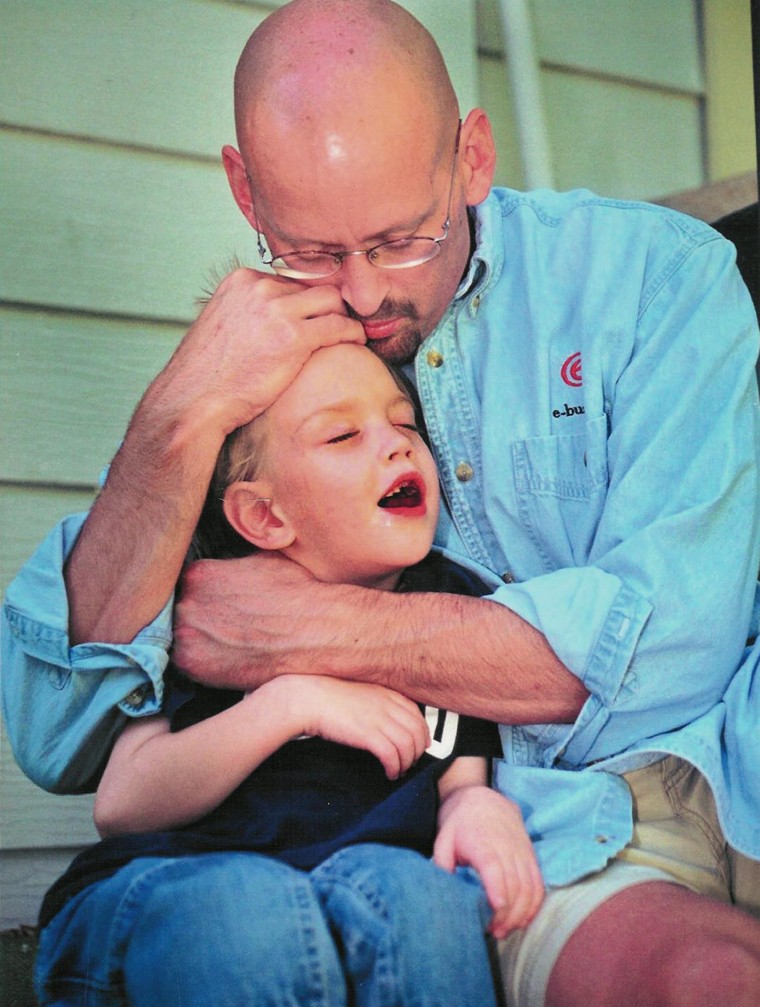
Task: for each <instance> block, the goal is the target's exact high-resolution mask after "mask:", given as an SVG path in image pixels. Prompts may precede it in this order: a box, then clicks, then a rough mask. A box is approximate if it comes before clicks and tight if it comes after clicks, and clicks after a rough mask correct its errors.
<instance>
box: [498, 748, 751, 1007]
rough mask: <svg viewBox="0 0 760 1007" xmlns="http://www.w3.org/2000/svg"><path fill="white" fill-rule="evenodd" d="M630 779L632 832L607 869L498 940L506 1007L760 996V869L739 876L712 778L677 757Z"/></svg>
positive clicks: (556, 895)
mask: <svg viewBox="0 0 760 1007" xmlns="http://www.w3.org/2000/svg"><path fill="white" fill-rule="evenodd" d="M625 779H626V781H627V782H628V785H629V786H630V788H631V793H632V796H633V806H634V834H633V838H632V841H631V843H630V844H629V845H628V846H627V847H626V848H625V849H624V850H622V851H621V852H620V853H619V854H618V856H617V858H615V859H614V860H613V861H612V862H611V863H610V865H608V867H607V868H606V869H605V870H603V871H601V872H599V873H598V874H596V875H593V876H591V877H589V878H586V879H584V880H582V881H579V882H576V883H575V884H572V885H569V886H568V887H566V888H556V889H553V890H550V891H549V892H548V893H547V897H546V900H545V902H544V905H543V906H542V907H541V910H540V911H539V913H538V915H537V916H536V918H535V919H534V920H533V922H532V923H531V924H530V925H529V926H528V927H527V928H526V930H524V931H521V932H519V933H517V934H515V935H513V936H511V937H510V938H508V939H507V940H506V941H504V942H501V943H500V952H501V961H502V974H503V978H504V983H505V988H506V990H507V1000H508V1002H509V1004H510V1007H540V1005H543V1004H544V1003H545V1004H546V1005H548V1007H575V1005H581V1004H582V1005H583V1007H596V1005H600V1007H601V1005H605V1004H609V1005H614V1007H639V1005H640V1007H660V1005H666V1007H672V1005H673V1007H674V1005H679V1007H680V1005H683V1007H701V1005H702V1004H703V1003H704V1004H707V1003H711V1004H714V1003H715V1002H716V997H717V1002H719V1003H726V1004H731V1005H732V1007H734V1005H742V1007H743V1005H745V1004H751V1005H753V1007H758V1005H760V922H759V921H758V919H756V918H755V917H753V916H752V915H750V913H751V912H752V911H753V907H752V900H751V899H750V898H748V897H747V896H748V889H751V888H752V887H753V883H756V881H757V880H758V879H760V875H758V874H757V873H755V872H749V873H748V872H746V871H742V872H741V873H742V878H743V883H742V884H741V885H739V884H738V883H737V882H738V880H739V877H738V874H739V869H738V867H737V865H736V864H735V863H734V862H733V861H734V860H736V858H735V857H734V858H732V856H731V851H730V850H729V849H728V846H727V844H726V842H725V839H724V837H723V835H722V833H721V830H720V824H719V822H718V818H717V814H716V812H715V804H714V801H713V799H712V794H711V793H710V789H709V786H708V785H707V783H706V781H705V780H704V778H703V777H702V776H701V774H700V773H699V772H698V771H697V770H696V769H694V768H693V767H691V766H689V764H688V763H685V762H683V761H682V760H680V759H676V758H673V757H668V758H666V759H663V760H662V761H661V762H658V763H656V764H655V765H653V766H650V767H647V768H646V769H642V770H638V771H637V772H635V773H629V774H627V775H626V777H625ZM745 866H746V865H745ZM753 879H754V882H753ZM755 894H756V893H755ZM732 902H735V903H737V904H738V906H746V909H747V912H744V911H743V910H742V908H738V907H737V905H732ZM756 905H757V902H755V906H756ZM742 991H745V992H742ZM743 996H744V997H745V999H742V997H743Z"/></svg>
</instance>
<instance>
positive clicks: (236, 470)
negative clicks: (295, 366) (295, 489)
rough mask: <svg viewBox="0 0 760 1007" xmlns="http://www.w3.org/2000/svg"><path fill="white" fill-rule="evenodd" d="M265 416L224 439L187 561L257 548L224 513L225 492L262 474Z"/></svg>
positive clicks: (231, 555)
mask: <svg viewBox="0 0 760 1007" xmlns="http://www.w3.org/2000/svg"><path fill="white" fill-rule="evenodd" d="M265 416H266V414H265V413H262V414H261V415H260V416H257V417H255V419H252V420H251V421H250V422H248V423H246V424H245V425H244V426H242V427H238V428H237V429H236V430H233V431H232V433H230V434H228V435H227V437H226V438H225V441H224V444H223V445H222V449H221V451H220V452H219V457H218V458H217V460H216V465H215V466H214V473H213V475H212V476H211V483H210V485H209V488H208V492H207V493H206V500H205V502H204V504H203V510H202V511H201V515H200V517H199V519H198V524H197V526H196V528H195V532H194V533H193V537H192V540H191V542H190V550H189V552H188V556H187V560H188V562H190V561H192V560H196V559H235V558H239V557H240V556H248V555H249V554H250V553H252V552H255V551H256V548H255V546H253V545H252V544H251V543H250V542H248V541H247V540H246V539H244V538H243V536H242V535H239V534H238V532H236V531H235V529H234V528H233V527H232V526H231V525H230V523H229V522H228V520H227V518H226V516H225V514H224V494H225V491H226V489H227V487H228V486H231V485H232V483H235V482H244V481H248V480H252V479H255V478H256V477H257V476H258V475H259V474H260V472H261V467H262V464H263V460H264V455H265V452H266V438H265V434H264V422H263V421H264V417H265Z"/></svg>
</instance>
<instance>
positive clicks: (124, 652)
mask: <svg viewBox="0 0 760 1007" xmlns="http://www.w3.org/2000/svg"><path fill="white" fill-rule="evenodd" d="M363 339H364V335H363V332H362V329H361V326H360V325H359V323H358V322H355V321H351V320H349V319H348V318H347V317H346V316H345V313H344V307H343V303H342V301H341V299H340V295H339V294H338V291H337V290H336V289H335V288H333V287H320V288H319V289H314V290H308V289H307V288H304V287H302V286H301V285H300V284H297V283H293V282H291V281H287V280H283V279H280V278H277V277H271V276H264V275H262V274H258V273H255V272H253V271H252V270H247V269H240V270H236V271H235V272H234V273H232V274H230V276H228V277H227V278H226V279H225V280H224V281H223V282H222V283H221V284H220V285H219V288H218V289H217V291H216V292H215V294H214V296H213V297H212V298H211V300H210V302H209V303H208V305H207V306H206V308H205V309H204V311H203V312H202V314H201V316H200V317H199V318H198V320H197V322H196V323H195V324H194V325H193V326H192V327H191V329H190V330H189V332H188V333H187V335H186V336H185V338H184V339H183V341H182V343H181V344H180V346H179V347H178V349H177V351H176V352H175V354H174V356H173V357H172V359H171V360H170V362H169V364H168V365H167V366H166V368H165V369H164V371H163V372H162V373H161V374H160V375H159V376H158V377H157V378H156V380H155V381H154V382H153V384H152V385H151V387H150V388H149V389H148V391H147V393H146V395H145V396H144V398H143V400H142V402H141V403H140V405H139V406H138V408H137V410H136V412H135V415H134V417H133V420H132V423H131V425H130V428H129V431H128V432H127V435H126V437H125V440H124V444H123V446H122V448H121V450H120V452H119V454H118V456H117V458H116V459H115V461H114V463H113V465H112V466H111V470H110V473H109V476H108V479H107V481H106V485H105V487H104V488H103V491H102V493H101V495H100V497H99V498H98V501H97V502H96V504H95V506H94V508H93V510H92V511H91V513H90V514H89V515H88V516H87V518H86V520H85V521H84V523H83V522H82V518H81V516H77V517H76V518H75V519H74V518H72V519H69V520H67V521H64V522H62V523H61V524H60V525H59V526H58V527H57V528H56V529H55V530H54V531H53V533H51V535H50V536H49V537H48V539H46V541H45V543H43V545H42V546H41V547H40V549H39V550H38V551H37V552H36V553H35V555H34V557H33V558H32V559H31V560H30V561H29V562H28V563H27V564H26V565H25V566H24V568H22V570H21V571H20V573H19V574H18V576H17V577H16V578H15V580H14V581H13V583H12V584H11V585H10V587H9V589H8V593H7V596H6V601H5V605H4V608H3V626H2V632H0V643H1V644H2V650H3V671H4V672H5V675H4V683H3V686H4V687H3V693H2V699H3V712H4V715H5V720H6V725H7V728H8V734H9V737H10V739H11V744H12V746H13V752H14V755H15V757H16V759H17V760H18V762H19V765H20V766H21V767H22V769H23V770H24V772H25V773H27V775H28V776H30V777H31V778H32V779H33V780H34V781H35V782H36V783H37V784H38V785H39V786H41V787H44V788H45V789H48V790H54V791H58V792H61V793H74V792H79V791H84V790H91V789H92V788H93V786H94V784H95V783H96V782H97V778H98V775H99V773H100V771H101V769H102V766H103V763H104V761H105V759H106V758H107V756H108V753H109V750H110V748H111V745H112V743H113V739H114V738H115V737H116V735H118V733H119V731H120V730H121V729H122V727H123V724H124V722H125V719H126V718H127V717H134V716H144V715H147V714H151V713H155V712H157V710H158V708H159V707H160V702H161V679H162V675H163V669H164V667H165V665H166V661H167V651H168V647H169V644H170V642H171V631H170V611H169V608H168V602H169V601H170V598H171V595H172V592H173V589H174V585H175V582H176V579H177V576H178V574H179V571H180V569H181V565H182V563H183V560H184V557H185V553H186V550H187V545H188V543H189V541H190V536H191V535H192V531H193V527H194V525H195V521H196V519H197V515H198V514H199V512H200V508H201V505H202V502H203V499H204V497H205V493H206V487H207V485H208V482H209V477H210V474H211V471H212V468H213V465H214V462H215V459H216V453H217V451H218V448H219V446H220V445H221V443H222V440H223V438H224V436H225V435H226V433H227V432H229V431H230V430H232V429H234V428H235V427H236V426H238V425H240V424H242V423H245V422H246V421H247V420H249V419H250V418H252V417H253V416H255V415H257V414H258V413H259V412H261V411H262V410H263V409H264V408H266V406H267V405H268V404H269V403H270V402H271V401H272V400H273V399H274V398H276V397H277V395H278V394H279V393H280V391H282V389H283V388H285V387H287V385H288V384H289V383H290V382H291V381H292V380H293V378H294V377H295V375H296V374H297V373H298V371H299V370H300V368H301V367H302V366H303V363H304V362H305V361H306V360H307V359H308V357H309V355H310V354H311V352H312V351H313V350H314V349H315V348H316V347H318V346H321V345H330V344H332V343H335V342H340V341H363ZM64 569H65V578H66V580H65V582H64V572H63V571H64ZM67 592H68V593H67Z"/></svg>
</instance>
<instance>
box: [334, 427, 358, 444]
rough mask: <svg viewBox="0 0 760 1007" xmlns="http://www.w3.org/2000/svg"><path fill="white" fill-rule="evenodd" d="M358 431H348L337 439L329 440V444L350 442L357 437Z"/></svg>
mask: <svg viewBox="0 0 760 1007" xmlns="http://www.w3.org/2000/svg"><path fill="white" fill-rule="evenodd" d="M358 432H359V431H358V430H347V431H346V432H345V433H343V434H337V435H336V436H335V437H330V438H328V441H327V443H328V444H340V443H341V441H348V440H350V439H351V438H352V437H356V435H357V433H358Z"/></svg>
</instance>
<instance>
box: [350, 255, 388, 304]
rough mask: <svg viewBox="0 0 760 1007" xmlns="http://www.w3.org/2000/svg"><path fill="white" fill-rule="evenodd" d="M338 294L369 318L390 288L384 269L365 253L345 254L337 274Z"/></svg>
mask: <svg viewBox="0 0 760 1007" xmlns="http://www.w3.org/2000/svg"><path fill="white" fill-rule="evenodd" d="M338 286H339V289H340V295H341V297H342V298H343V300H344V301H345V302H346V304H348V305H349V306H350V307H351V308H353V310H354V311H355V312H356V314H357V315H359V317H360V318H369V317H371V316H372V315H374V314H375V312H376V311H378V310H379V308H380V306H381V305H382V303H383V301H384V300H385V298H386V297H387V296H388V292H389V290H390V277H389V275H388V271H387V270H385V269H378V267H377V266H373V265H372V264H371V263H370V262H369V260H368V259H367V256H366V255H347V256H346V257H345V258H344V260H343V265H342V267H341V271H340V274H339V283H338Z"/></svg>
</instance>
